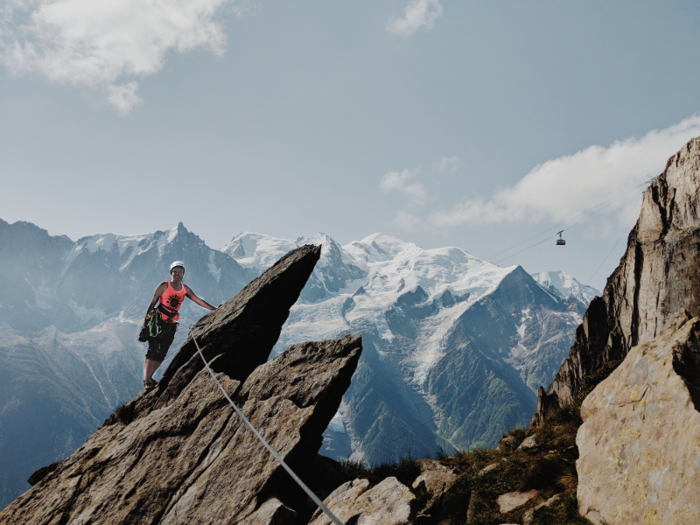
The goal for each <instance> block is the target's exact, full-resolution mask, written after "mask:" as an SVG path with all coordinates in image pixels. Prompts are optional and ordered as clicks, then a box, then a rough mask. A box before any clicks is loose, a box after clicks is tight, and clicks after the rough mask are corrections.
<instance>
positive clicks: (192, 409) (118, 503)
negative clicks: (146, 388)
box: [0, 246, 361, 524]
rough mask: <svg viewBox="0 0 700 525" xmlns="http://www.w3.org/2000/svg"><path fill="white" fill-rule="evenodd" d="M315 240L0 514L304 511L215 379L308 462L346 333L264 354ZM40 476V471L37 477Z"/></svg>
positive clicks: (341, 371) (330, 399) (355, 353)
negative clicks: (153, 384)
mask: <svg viewBox="0 0 700 525" xmlns="http://www.w3.org/2000/svg"><path fill="white" fill-rule="evenodd" d="M319 252H320V249H319V248H317V247H313V246H305V247H302V248H299V249H297V250H295V251H294V252H291V253H290V254H288V255H287V256H285V257H284V258H283V259H282V260H281V261H279V262H278V263H277V264H276V265H275V266H273V267H272V268H271V269H270V270H268V271H267V272H266V273H265V274H263V275H262V276H261V277H260V278H258V279H256V280H255V281H253V282H252V283H251V284H250V285H248V286H247V287H246V288H245V289H244V290H243V291H242V292H241V293H240V294H238V295H237V296H236V297H235V298H234V299H232V300H230V301H228V302H227V303H226V304H225V305H223V306H222V307H220V308H219V309H218V310H216V311H215V312H213V313H211V314H209V315H207V316H206V317H204V318H203V319H202V320H201V321H200V322H199V323H197V325H196V326H195V327H194V328H193V330H192V332H191V334H190V336H189V337H188V338H187V341H186V342H185V344H184V345H183V347H182V348H181V349H180V351H179V352H178V354H177V356H176V358H175V359H174V360H173V361H172V363H171V365H170V367H169V368H168V370H167V371H166V373H165V374H164V376H163V379H162V380H161V382H160V383H159V384H158V386H157V387H156V388H155V389H154V390H153V391H151V392H143V393H141V394H139V395H138V396H137V397H136V398H135V399H134V400H133V401H131V402H130V403H128V404H126V405H125V406H123V407H122V408H120V410H119V411H117V412H116V413H115V414H114V415H113V416H112V417H111V418H110V419H109V420H107V421H106V422H105V424H104V425H103V426H102V427H101V428H100V429H99V430H98V431H97V432H96V433H95V434H93V435H92V436H91V437H90V438H89V439H88V440H87V442H86V443H85V444H84V445H83V446H82V447H80V448H79V449H78V450H77V451H76V452H75V453H74V454H73V455H71V456H70V457H69V458H67V459H66V460H64V461H61V462H59V463H58V464H57V465H54V466H53V470H51V471H50V472H46V471H45V472H42V475H43V478H42V479H41V480H35V481H38V482H37V484H36V485H35V486H34V487H33V488H32V489H31V490H30V491H28V492H27V493H26V494H24V495H23V496H21V497H20V498H19V499H18V500H16V501H15V502H14V503H12V504H11V505H10V506H8V507H7V508H6V509H5V510H4V511H3V512H1V513H0V523H27V524H29V523H37V524H39V523H58V522H61V523H67V522H100V523H132V522H139V523H145V522H148V523H185V522H186V523H222V522H223V521H225V522H226V523H261V524H262V523H277V522H278V521H275V520H279V519H282V518H284V517H286V518H288V519H291V518H292V517H293V516H295V515H296V514H298V513H304V512H307V510H306V507H305V501H304V499H303V498H299V497H298V494H297V491H296V489H295V488H294V487H293V486H292V484H291V482H290V480H289V478H288V477H287V475H286V474H285V473H284V472H283V471H282V470H281V467H280V466H279V465H278V464H277V463H276V462H275V461H274V460H273V459H272V457H271V456H270V455H269V453H268V452H267V451H266V450H265V449H264V448H263V446H262V445H261V444H260V443H259V442H258V441H257V439H256V438H255V437H254V436H253V435H252V433H251V432H250V431H249V430H247V429H246V428H245V427H244V426H243V423H242V421H241V420H240V418H239V417H238V416H237V415H236V414H235V413H234V412H233V409H232V408H231V407H230V406H229V405H228V404H227V402H226V401H225V399H224V397H223V396H222V394H221V392H220V391H219V390H218V388H217V387H216V385H215V383H214V382H213V381H212V379H211V377H210V376H209V374H208V372H207V371H206V370H204V369H203V363H202V361H201V359H200V356H199V354H198V353H197V351H196V348H195V338H196V341H197V343H199V345H200V347H201V349H202V352H203V354H204V356H205V357H206V359H207V361H209V362H210V363H211V367H212V369H213V370H214V371H215V372H216V375H217V378H218V379H219V380H220V381H221V382H222V385H223V387H224V388H225V390H226V391H227V392H228V394H229V395H230V396H231V398H232V399H233V400H234V402H236V403H237V404H238V405H239V406H240V407H241V409H242V411H243V412H244V414H245V415H246V417H247V418H248V419H249V420H250V421H251V423H252V424H253V425H254V426H256V427H257V428H258V429H259V431H260V432H261V433H262V434H263V436H264V437H266V439H268V440H269V441H270V444H271V446H272V447H273V448H275V449H276V450H277V451H278V452H279V453H280V454H281V455H282V457H284V458H285V460H286V461H287V462H288V463H289V464H290V466H292V468H296V469H298V470H300V471H302V472H303V471H304V470H305V469H306V468H308V466H309V465H311V464H312V463H313V461H314V457H315V455H316V452H317V450H318V448H319V447H320V445H321V441H322V439H321V434H322V432H323V430H324V429H325V428H326V426H327V425H328V422H329V421H330V419H331V418H332V416H333V415H334V414H335V412H336V410H337V408H338V405H339V404H340V400H341V397H342V394H343V392H344V391H345V389H346V388H347V386H348V385H349V384H350V378H351V376H352V374H353V372H354V370H355V367H356V365H357V361H358V359H359V356H360V352H361V341H360V338H359V337H358V336H347V337H345V338H343V339H341V340H336V341H326V342H323V343H306V344H300V345H296V346H293V347H291V348H289V349H288V350H286V351H285V352H283V353H282V354H280V355H279V356H278V357H276V358H275V359H273V360H271V361H269V362H267V360H268V356H269V354H270V351H271V350H272V347H273V346H274V344H275V342H276V341H277V337H278V335H279V333H280V330H281V328H282V324H283V323H284V321H285V320H286V318H287V316H288V313H289V308H290V307H291V305H292V304H293V303H294V302H295V301H296V299H297V298H298V296H299V294H300V293H301V290H302V288H303V286H304V284H305V283H306V280H307V279H308V277H309V275H310V274H311V271H312V269H313V266H314V264H315V263H316V261H317V260H318V257H319ZM38 477H40V476H38Z"/></svg>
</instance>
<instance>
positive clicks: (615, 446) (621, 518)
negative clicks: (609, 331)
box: [576, 311, 700, 525]
mask: <svg viewBox="0 0 700 525" xmlns="http://www.w3.org/2000/svg"><path fill="white" fill-rule="evenodd" d="M699 408H700V319H697V318H692V319H691V318H690V317H689V316H688V315H687V314H686V313H685V312H684V311H681V313H680V314H679V315H678V317H677V318H676V321H675V323H674V324H672V325H670V326H668V327H667V329H666V331H665V332H664V333H663V334H661V335H660V336H659V337H657V338H656V339H653V340H652V341H649V342H647V343H643V344H641V345H639V346H636V347H634V348H633V349H632V350H631V351H630V352H629V354H628V355H627V357H626V358H625V360H624V361H623V363H622V364H621V365H620V366H619V367H618V368H617V369H616V370H615V371H614V372H613V373H612V374H611V375H610V376H609V377H608V378H607V379H606V380H605V381H603V382H602V383H600V384H599V385H598V386H597V387H596V388H595V390H593V392H592V393H591V394H590V395H589V396H588V397H587V398H586V400H585V401H584V403H583V406H582V408H581V415H582V416H583V419H584V424H583V425H582V426H581V428H580V429H579V432H578V435H577V437H576V443H577V445H578V447H579V451H580V458H579V460H578V461H577V464H576V466H577V470H578V477H579V483H578V499H579V512H580V513H581V515H582V516H585V517H586V518H588V519H589V520H591V521H592V522H593V523H595V524H597V525H598V524H610V523H621V524H622V523H629V524H636V523H656V524H664V523H668V524H673V523H677V524H682V523H700V505H699V504H698V492H699V491H700V412H699V411H698V409H699Z"/></svg>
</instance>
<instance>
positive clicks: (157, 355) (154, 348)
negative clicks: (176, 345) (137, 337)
mask: <svg viewBox="0 0 700 525" xmlns="http://www.w3.org/2000/svg"><path fill="white" fill-rule="evenodd" d="M158 326H159V327H160V330H161V332H160V335H159V336H158V337H156V338H155V339H149V341H148V351H147V352H146V359H150V360H151V361H158V362H162V361H163V360H165V356H166V354H167V353H168V349H169V348H170V345H171V344H173V339H175V332H177V323H169V322H168V321H163V318H162V317H161V316H160V314H158Z"/></svg>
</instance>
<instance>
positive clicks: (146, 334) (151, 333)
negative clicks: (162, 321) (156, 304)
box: [139, 308, 163, 343]
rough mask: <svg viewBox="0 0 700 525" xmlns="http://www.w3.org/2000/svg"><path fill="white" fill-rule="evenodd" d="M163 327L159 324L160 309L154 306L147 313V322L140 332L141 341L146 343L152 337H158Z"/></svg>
mask: <svg viewBox="0 0 700 525" xmlns="http://www.w3.org/2000/svg"><path fill="white" fill-rule="evenodd" d="M162 331H163V329H162V328H161V327H160V325H159V324H158V309H157V308H153V309H152V310H151V311H150V312H148V313H147V314H146V323H145V324H144V325H143V328H141V332H139V341H141V342H142V343H145V342H146V341H150V340H151V339H158V338H159V337H160V334H161V332H162Z"/></svg>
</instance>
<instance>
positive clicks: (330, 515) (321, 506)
mask: <svg viewBox="0 0 700 525" xmlns="http://www.w3.org/2000/svg"><path fill="white" fill-rule="evenodd" d="M190 335H191V336H192V340H193V341H194V344H195V346H196V347H197V352H199V356H200V357H201V358H202V361H203V362H204V366H205V367H206V368H207V371H208V372H209V375H211V377H212V379H213V380H214V381H215V382H216V385H217V386H218V387H219V390H221V392H222V393H223V394H224V397H225V398H226V400H227V401H228V402H229V404H230V405H231V406H232V407H233V409H234V410H235V411H236V413H237V414H238V415H239V416H240V417H241V419H242V420H243V421H244V422H245V424H246V425H248V428H250V430H252V431H253V434H254V435H255V437H256V438H258V439H259V440H260V442H261V443H262V444H263V445H264V446H265V448H266V449H267V450H269V451H270V454H272V457H274V458H275V459H276V460H277V462H278V463H279V464H280V465H282V467H283V468H284V470H286V471H287V473H288V474H289V475H290V476H291V477H292V479H293V480H294V481H295V482H296V483H297V485H299V486H300V487H301V488H302V490H303V491H304V492H306V495H307V496H309V498H311V500H312V501H313V502H314V503H315V504H316V505H317V506H318V508H319V509H321V510H322V511H323V512H324V513H325V514H326V516H328V518H329V519H330V520H331V521H332V522H333V523H335V524H336V525H345V524H344V523H343V522H342V521H340V520H339V519H338V518H337V517H336V516H335V514H333V513H332V512H331V511H330V509H329V508H328V507H326V506H325V505H324V504H323V502H322V501H321V500H320V499H319V497H318V496H316V494H314V493H313V492H312V490H311V489H310V488H309V487H307V486H306V484H305V483H304V482H303V481H302V480H301V479H300V478H299V476H297V475H296V474H295V473H294V471H293V470H292V469H291V468H290V467H289V465H287V464H286V463H285V462H284V460H283V459H282V458H281V457H280V455H279V454H278V453H277V452H275V450H274V449H273V448H272V447H271V446H270V445H268V443H267V441H265V438H263V437H262V436H261V435H260V433H259V432H258V431H257V430H255V427H254V426H253V425H251V424H250V421H248V419H247V418H246V417H245V416H244V415H243V412H241V411H240V410H239V408H238V407H237V406H236V404H235V403H234V402H233V401H231V398H230V397H229V395H228V394H227V393H226V390H224V387H222V386H221V383H219V380H218V379H216V376H215V375H214V372H213V371H212V369H211V368H209V364H208V363H207V360H206V359H204V354H203V353H202V349H201V348H199V344H198V343H197V339H196V338H195V336H194V333H192V327H190Z"/></svg>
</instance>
